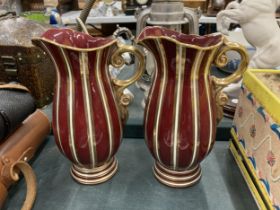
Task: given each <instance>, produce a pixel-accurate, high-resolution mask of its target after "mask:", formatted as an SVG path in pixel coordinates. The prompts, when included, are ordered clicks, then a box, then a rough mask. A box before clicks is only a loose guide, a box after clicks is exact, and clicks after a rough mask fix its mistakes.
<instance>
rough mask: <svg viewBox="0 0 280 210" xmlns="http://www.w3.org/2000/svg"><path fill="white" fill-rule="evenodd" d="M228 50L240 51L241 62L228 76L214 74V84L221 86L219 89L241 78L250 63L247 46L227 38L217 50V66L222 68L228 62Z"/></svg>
mask: <svg viewBox="0 0 280 210" xmlns="http://www.w3.org/2000/svg"><path fill="white" fill-rule="evenodd" d="M228 51H236V52H238V53H239V54H240V56H241V62H240V64H239V67H238V69H237V70H236V71H235V72H234V73H232V74H231V75H229V76H228V77H225V78H217V77H215V76H212V80H213V82H214V84H215V85H216V87H219V89H222V88H224V87H225V86H227V85H229V84H231V83H234V82H236V81H238V80H240V79H241V78H242V75H243V73H244V72H245V71H246V69H247V67H248V64H249V56H248V53H247V50H246V48H245V47H244V46H242V45H240V44H238V43H236V42H230V41H228V40H227V39H224V43H223V45H222V46H221V47H220V49H219V51H218V52H217V54H216V59H215V61H214V62H215V65H216V66H217V67H219V68H222V67H224V66H225V65H226V64H227V63H228V58H227V56H226V52H228Z"/></svg>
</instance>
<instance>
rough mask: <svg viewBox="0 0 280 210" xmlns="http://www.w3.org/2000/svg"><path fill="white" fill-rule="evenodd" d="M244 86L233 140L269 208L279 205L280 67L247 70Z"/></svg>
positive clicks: (235, 119) (236, 116)
mask: <svg viewBox="0 0 280 210" xmlns="http://www.w3.org/2000/svg"><path fill="white" fill-rule="evenodd" d="M241 89H242V91H241V94H240V96H239V102H238V106H237V109H236V112H235V116H234V121H233V129H232V137H233V143H234V145H235V148H236V149H237V151H238V153H239V155H240V156H241V157H242V159H243V163H244V166H245V169H246V170H247V171H244V169H243V173H244V172H245V173H248V174H249V175H250V177H251V179H252V180H251V181H252V182H253V184H254V185H255V186H252V188H253V187H255V188H256V189H257V190H258V191H259V193H260V197H261V199H262V200H263V202H264V204H265V206H266V208H268V209H280V71H279V70H248V71H247V72H246V73H245V74H244V79H243V86H242V88H241ZM247 183H248V182H247ZM249 186H250V185H249ZM251 190H252V191H254V190H253V189H251Z"/></svg>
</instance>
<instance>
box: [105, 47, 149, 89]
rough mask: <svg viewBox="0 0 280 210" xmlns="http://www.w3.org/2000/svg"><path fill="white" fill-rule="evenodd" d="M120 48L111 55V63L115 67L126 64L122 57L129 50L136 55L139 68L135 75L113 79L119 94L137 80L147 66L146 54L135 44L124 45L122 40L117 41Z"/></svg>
mask: <svg viewBox="0 0 280 210" xmlns="http://www.w3.org/2000/svg"><path fill="white" fill-rule="evenodd" d="M117 46H118V48H117V49H116V50H115V51H114V52H113V54H112V57H111V65H112V66H114V67H115V68H120V67H122V66H123V65H124V64H125V60H124V58H123V57H122V54H123V53H126V52H129V53H132V54H134V55H135V56H136V58H137V60H138V62H137V69H136V70H135V73H134V75H133V76H131V77H130V78H128V79H125V80H119V79H113V80H112V82H113V84H114V85H115V86H116V88H117V91H118V92H119V94H122V92H123V90H124V89H125V88H126V87H128V86H129V85H131V84H133V83H134V82H136V81H137V80H138V79H139V78H140V77H141V75H142V74H143V72H144V67H145V56H144V54H143V53H142V52H141V51H140V50H139V49H137V48H136V47H134V46H131V45H124V44H122V43H120V42H118V43H117Z"/></svg>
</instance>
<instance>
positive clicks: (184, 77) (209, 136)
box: [137, 27, 223, 171]
mask: <svg viewBox="0 0 280 210" xmlns="http://www.w3.org/2000/svg"><path fill="white" fill-rule="evenodd" d="M137 42H138V43H139V44H141V45H143V46H144V47H147V48H148V49H149V50H150V51H151V52H152V53H153V54H154V56H155V58H156V64H157V65H156V66H157V67H156V69H155V77H154V80H153V84H152V88H151V89H150V93H149V97H148V101H147V107H146V110H145V116H146V117H145V137H146V142H147V145H148V147H149V149H150V151H151V152H152V154H153V156H154V157H155V159H156V161H157V162H159V163H161V164H162V165H164V166H165V167H167V168H169V169H172V170H178V171H181V170H186V169H188V168H193V167H195V166H196V165H197V164H199V163H200V162H201V161H202V160H203V159H204V158H205V156H206V155H207V154H208V153H209V152H210V150H211V148H212V146H213V142H214V140H215V134H216V103H215V98H214V95H213V87H212V81H211V78H210V73H209V70H210V64H212V63H213V60H214V54H215V52H216V51H217V50H218V49H219V47H220V46H221V45H222V43H223V37H222V36H221V35H219V34H212V35H207V36H196V35H185V34H181V33H178V32H175V31H172V30H169V29H165V28H162V27H147V28H145V29H144V30H143V32H142V33H141V34H140V35H139V36H138V38H137ZM209 59H210V60H209ZM163 75H166V79H164V76H163ZM161 95H162V98H161Z"/></svg>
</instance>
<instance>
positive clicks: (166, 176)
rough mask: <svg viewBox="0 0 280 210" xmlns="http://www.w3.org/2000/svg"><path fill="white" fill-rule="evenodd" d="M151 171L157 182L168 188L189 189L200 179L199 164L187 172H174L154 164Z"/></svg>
mask: <svg viewBox="0 0 280 210" xmlns="http://www.w3.org/2000/svg"><path fill="white" fill-rule="evenodd" d="M153 170H154V175H155V177H156V178H157V180H158V181H159V182H161V183H162V184H164V185H167V186H169V187H175V188H183V187H190V186H192V185H194V184H196V183H197V182H199V180H200V178H201V168H200V165H199V164H198V165H196V166H195V167H194V168H192V169H189V170H185V171H175V170H170V169H168V168H166V167H165V166H163V165H161V164H160V163H158V162H156V163H155V165H154V168H153Z"/></svg>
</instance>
